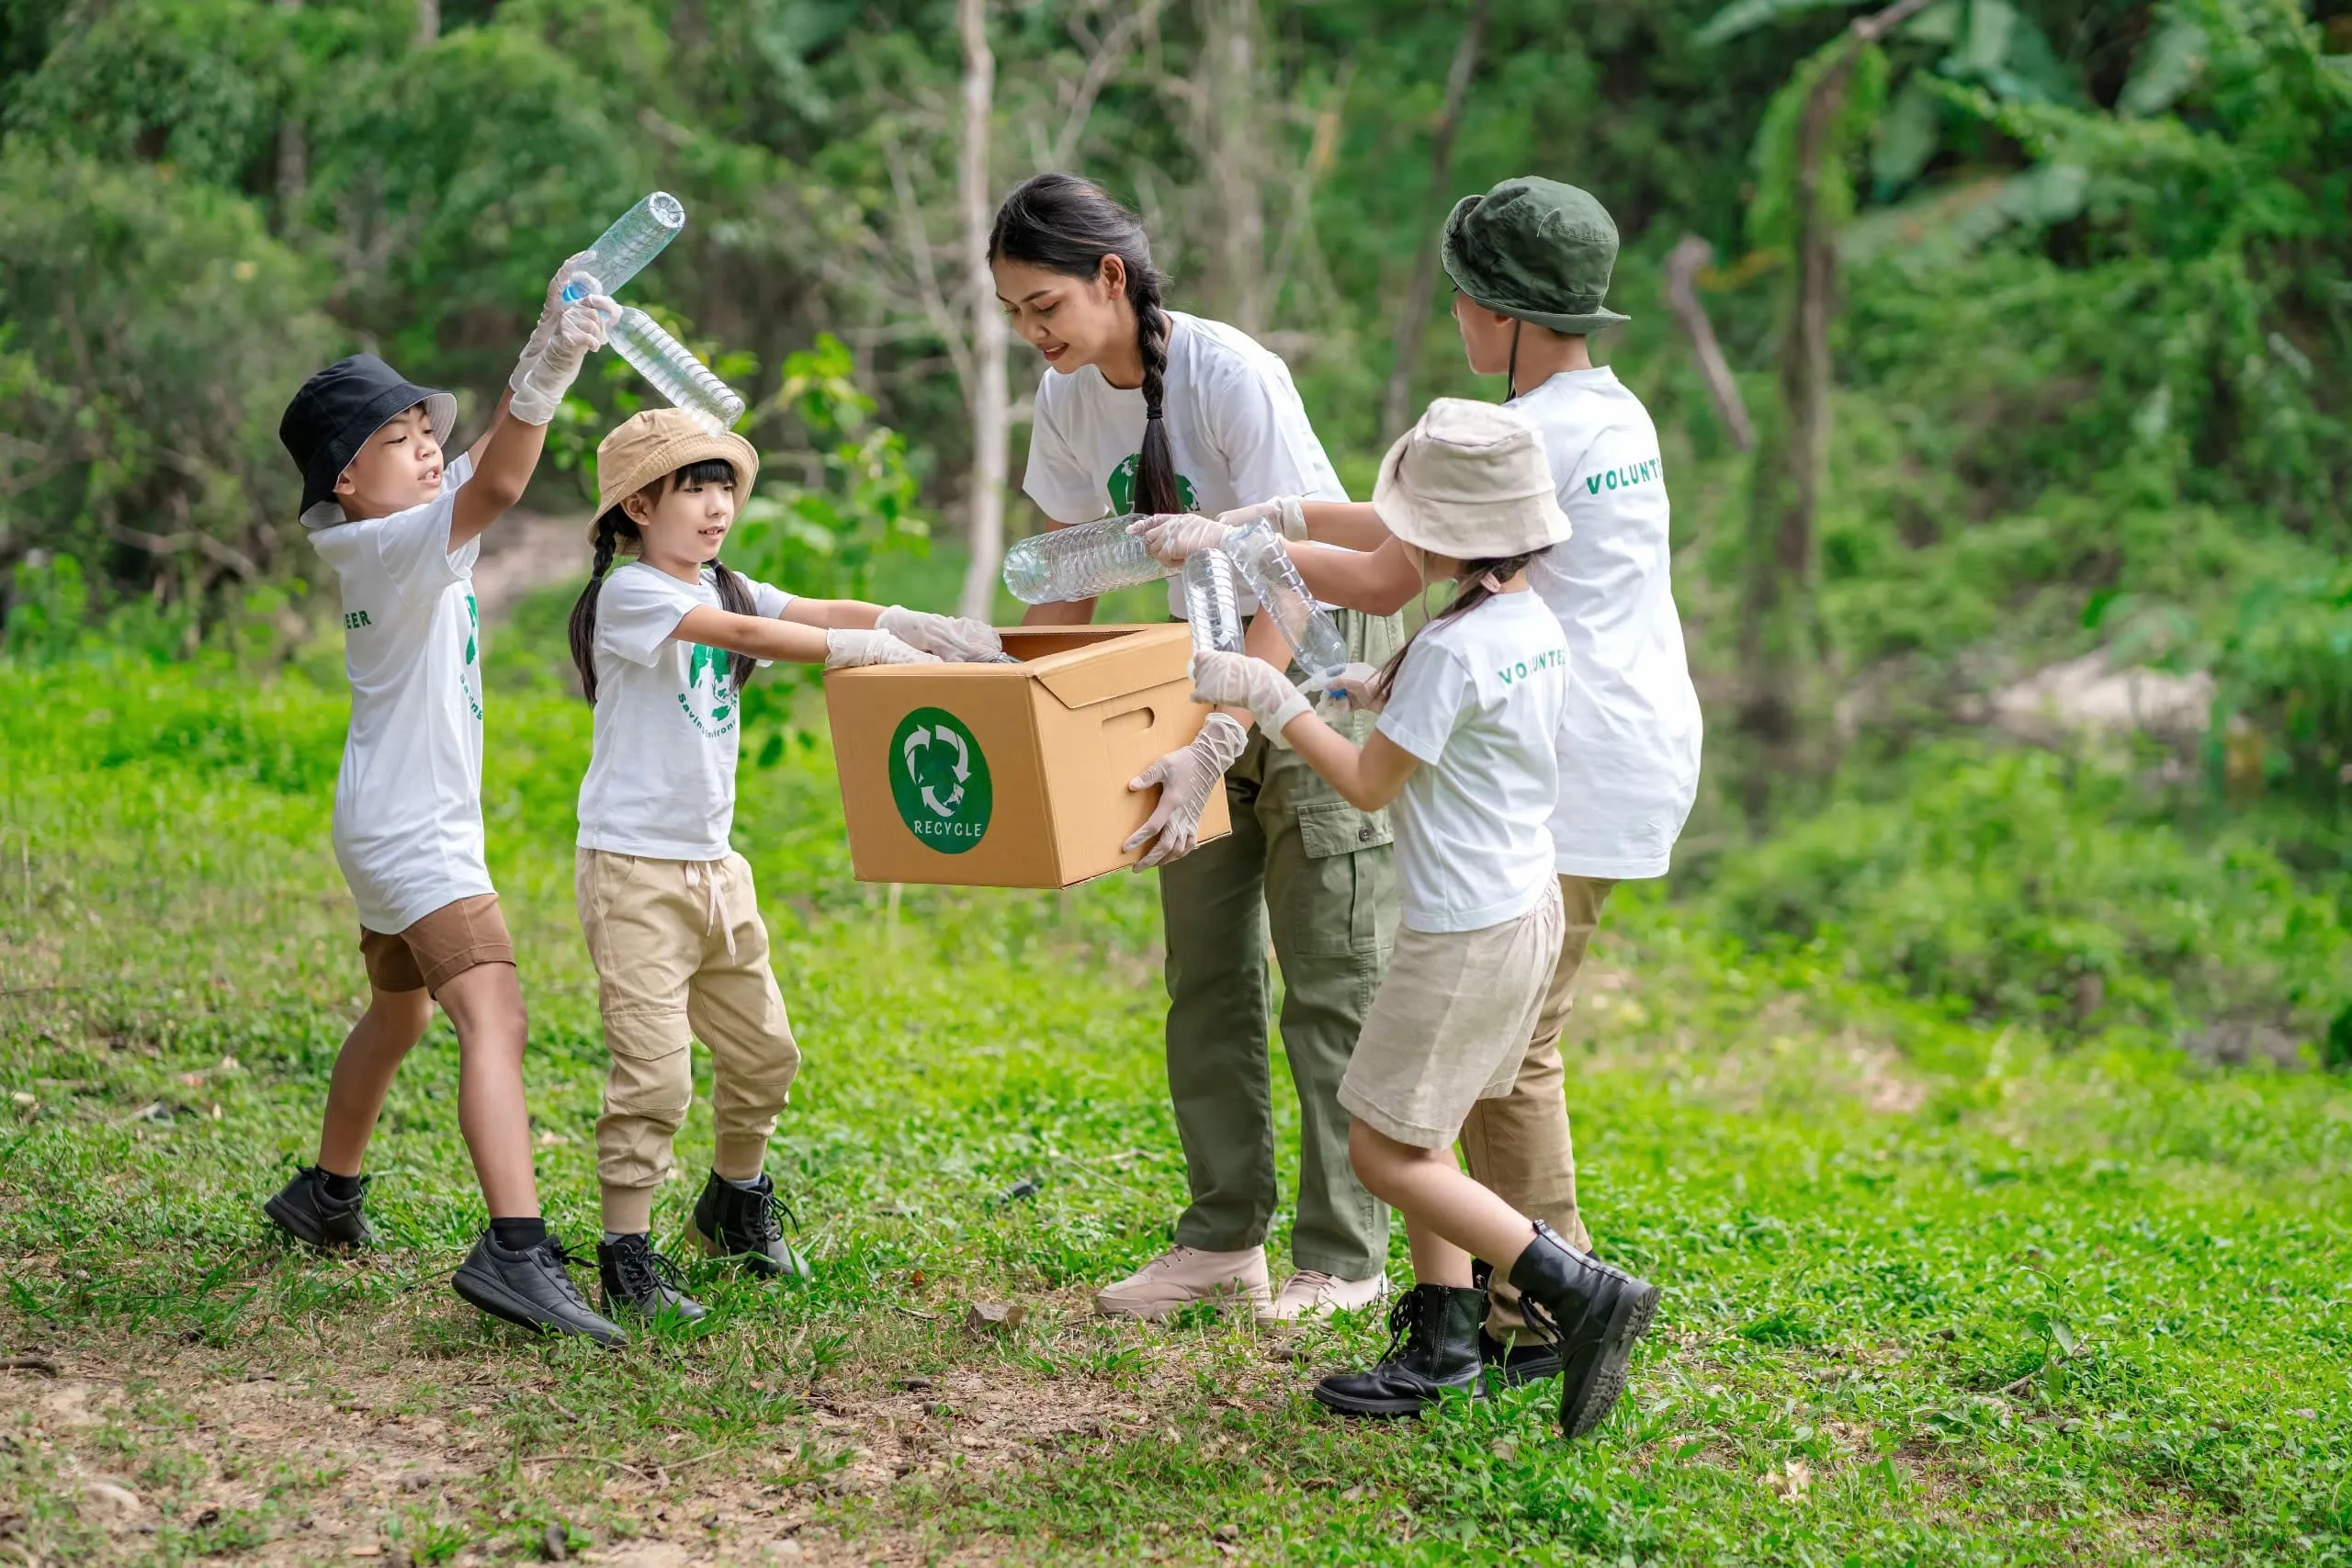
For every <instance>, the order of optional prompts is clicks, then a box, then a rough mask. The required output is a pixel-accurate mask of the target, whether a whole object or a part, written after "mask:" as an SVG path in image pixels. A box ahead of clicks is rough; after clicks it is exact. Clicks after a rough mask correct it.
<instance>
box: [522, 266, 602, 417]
mask: <svg viewBox="0 0 2352 1568" xmlns="http://www.w3.org/2000/svg"><path fill="white" fill-rule="evenodd" d="M595 255H596V253H595V252H594V251H593V250H590V251H579V252H575V253H574V254H572V255H571V256H570V257H569V258H567V259H566V260H565V262H564V264H563V265H561V266H560V267H558V268H556V269H555V276H553V277H551V278H549V279H548V297H547V300H546V302H545V303H544V304H542V305H541V306H540V307H539V320H538V324H537V325H536V326H534V327H533V328H532V329H531V341H530V342H528V343H526V344H524V345H523V357H522V358H521V359H519V360H517V361H516V362H515V374H514V375H512V376H510V377H508V378H506V384H507V386H509V387H510V388H512V389H515V391H518V392H519V391H521V390H522V389H523V378H524V376H525V375H526V372H527V371H528V368H529V366H530V363H531V361H533V360H535V359H537V358H538V356H539V355H543V354H545V353H546V352H547V351H548V339H550V338H552V337H554V336H555V324H556V322H558V321H560V320H562V319H563V313H564V311H566V310H570V309H571V306H570V305H569V304H567V303H566V302H565V300H564V298H563V288H564V285H565V284H568V283H570V282H571V280H572V278H573V277H574V276H577V275H579V274H580V273H582V272H584V271H586V270H587V266H588V264H589V263H590V262H591V261H593V260H594V259H595Z"/></svg>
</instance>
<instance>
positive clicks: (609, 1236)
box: [605, 1231, 653, 1247]
mask: <svg viewBox="0 0 2352 1568" xmlns="http://www.w3.org/2000/svg"><path fill="white" fill-rule="evenodd" d="M631 1236H637V1237H639V1239H641V1240H645V1241H650V1240H652V1239H653V1233H652V1232H651V1231H606V1232H605V1246H606V1247H610V1246H612V1245H613V1243H615V1242H616V1241H627V1240H628V1238H629V1237H631Z"/></svg>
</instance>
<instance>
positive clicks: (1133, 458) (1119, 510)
mask: <svg viewBox="0 0 2352 1568" xmlns="http://www.w3.org/2000/svg"><path fill="white" fill-rule="evenodd" d="M1142 468H1143V454H1142V453H1140V452H1130V453H1128V454H1127V456H1126V457H1125V459H1124V460H1123V461H1122V462H1121V463H1120V464H1119V466H1118V467H1117V468H1113V469H1112V470H1111V478H1110V480H1109V482H1108V483H1107V484H1106V485H1105V486H1104V487H1103V488H1104V489H1106V490H1108V491H1110V492H1111V511H1112V513H1113V514H1114V515H1115V516H1121V517H1124V516H1125V515H1126V514H1127V513H1130V512H1133V511H1134V510H1135V509H1136V473H1137V472H1139V471H1140V470H1141V469H1142ZM1176 499H1177V500H1179V501H1181V502H1183V503H1184V510H1185V511H1187V512H1192V511H1194V510H1196V509H1197V508H1198V507H1199V506H1200V504H1201V503H1200V500H1199V498H1198V497H1197V496H1196V495H1195V494H1194V493H1193V481H1192V480H1190V479H1186V478H1185V477H1184V476H1183V475H1182V474H1178V475H1177V476H1176Z"/></svg>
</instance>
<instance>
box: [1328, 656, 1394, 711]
mask: <svg viewBox="0 0 2352 1568" xmlns="http://www.w3.org/2000/svg"><path fill="white" fill-rule="evenodd" d="M1379 674H1380V670H1379V667H1378V666H1376V665H1372V664H1351V665H1349V666H1348V667H1347V668H1346V669H1344V670H1342V671H1340V672H1339V673H1338V674H1337V675H1335V676H1333V677H1332V678H1331V680H1330V682H1329V683H1328V684H1327V685H1326V686H1325V687H1324V689H1323V690H1322V691H1320V692H1317V694H1316V695H1315V712H1316V714H1317V716H1319V717H1320V718H1321V719H1322V720H1323V721H1324V722H1325V723H1326V724H1331V723H1336V722H1338V721H1339V720H1340V719H1342V718H1345V717H1347V716H1348V715H1350V714H1351V713H1378V712H1379V711H1380V710H1381V709H1382V708H1385V707H1386V706H1387V705H1388V698H1387V697H1386V696H1385V694H1375V693H1374V690H1373V682H1374V680H1375V679H1376V678H1377V677H1378V676H1379Z"/></svg>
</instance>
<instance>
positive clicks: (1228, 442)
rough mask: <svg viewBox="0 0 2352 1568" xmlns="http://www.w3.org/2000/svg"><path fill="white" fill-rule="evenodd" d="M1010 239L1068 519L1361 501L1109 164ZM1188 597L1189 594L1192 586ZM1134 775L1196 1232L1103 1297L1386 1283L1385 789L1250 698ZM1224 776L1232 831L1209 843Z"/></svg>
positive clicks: (1044, 504)
mask: <svg viewBox="0 0 2352 1568" xmlns="http://www.w3.org/2000/svg"><path fill="white" fill-rule="evenodd" d="M989 263H990V265H991V266H992V267H993V269H994V272H995V280H996V290H997V294H998V297H999V299H1000V300H1001V303H1002V304H1003V307H1004V309H1005V310H1006V312H1007V314H1008V315H1009V316H1010V318H1011V320H1012V325H1013V328H1014V330H1015V331H1016V332H1017V333H1019V335H1020V336H1021V337H1022V338H1023V339H1024V340H1025V341H1027V342H1028V343H1029V344H1031V345H1032V346H1033V347H1035V349H1036V350H1037V351H1038V353H1040V354H1041V355H1044V356H1045V360H1046V376H1045V378H1044V379H1043V380H1042V381H1041V382H1040V384H1039V386H1038V388H1037V397H1036V414H1035V420H1034V422H1033V424H1032V427H1031V435H1030V446H1029V467H1028V472H1027V475H1026V476H1025V478H1024V479H1023V486H1022V488H1023V490H1024V491H1027V493H1028V495H1029V497H1030V499H1032V500H1033V501H1035V502H1036V503H1037V505H1038V507H1039V509H1040V510H1042V511H1043V512H1044V513H1045V514H1046V518H1047V520H1048V521H1049V522H1051V523H1052V524H1053V525H1056V526H1060V525H1068V524H1074V523H1085V522H1090V521H1091V520H1093V519H1095V518H1097V517H1102V516H1104V515H1106V514H1117V513H1130V512H1145V513H1177V512H1207V513H1217V512H1223V511H1227V510H1229V509H1231V508H1235V507H1238V506H1241V505H1244V504H1246V503H1248V502H1255V501H1259V500H1261V499H1263V498H1264V497H1266V496H1269V495H1306V496H1312V497H1315V498H1317V499H1318V500H1322V501H1331V502H1344V501H1346V500H1347V492H1346V491H1344V490H1343V489H1341V488H1340V480H1339V476H1338V475H1337V474H1336V473H1334V472H1333V471H1332V468H1331V463H1330V459H1329V458H1328V457H1325V456H1324V452H1323V446H1322V443H1321V442H1319V441H1317V439H1316V435H1315V431H1314V428H1313V426H1312V425H1310V424H1309V423H1307V419H1306V409H1305V408H1304V407H1303V406H1302V405H1301V404H1300V402H1299V398H1298V392H1297V389H1295V387H1293V386H1292V384H1291V378H1290V372H1289V370H1288V369H1287V368H1286V367H1284V366H1283V362H1282V361H1281V359H1279V358H1277V357H1276V356H1275V355H1273V354H1272V353H1270V352H1268V351H1267V350H1266V349H1265V348H1263V347H1262V346H1261V345H1260V344H1257V343H1256V342H1254V341H1252V340H1251V339H1250V336H1249V335H1248V334H1247V333H1242V332H1240V331H1238V330H1237V329H1235V328H1233V327H1230V326H1227V325H1226V324H1224V323H1223V322H1220V321H1204V320H1203V319H1201V318H1200V317H1197V316H1191V315H1187V314H1185V313H1184V312H1182V311H1181V310H1169V309H1168V308H1167V307H1166V306H1165V305H1164V304H1163V303H1162V302H1161V299H1160V291H1161V286H1162V279H1161V277H1160V275H1159V272H1158V271H1157V270H1156V269H1155V268H1154V267H1153V265H1152V263H1151V246H1150V243H1149V241H1148V240H1147V239H1146V238H1145V236H1144V231H1143V226H1142V224H1141V223H1139V222H1138V221H1136V217H1135V215H1134V214H1133V213H1131V212H1129V211H1127V210H1126V209H1125V208H1123V207H1121V206H1120V205H1119V203H1118V202H1116V201H1114V199H1112V197H1110V196H1109V195H1107V194H1106V193H1105V192H1104V191H1103V189H1102V188H1101V187H1100V186H1094V185H1092V184H1091V183H1089V182H1087V181H1085V180H1081V179H1078V178H1075V177H1073V176H1071V175H1038V176H1036V177H1035V178H1034V179H1031V180H1029V181H1027V182H1025V183H1024V184H1023V185H1022V186H1020V188H1018V189H1017V190H1015V191H1014V192H1013V193H1012V195H1011V196H1010V197H1007V198H1006V199H1005V202H1004V205H1003V206H1002V207H1001V208H1000V209H998V211H997V216H996V225H995V229H994V231H993V232H992V233H991V234H990V236H989ZM1169 598H1170V609H1171V610H1172V611H1173V612H1174V613H1175V614H1176V615H1179V616H1181V615H1182V614H1183V612H1184V602H1183V599H1182V594H1181V593H1179V592H1175V591H1174V590H1173V589H1172V588H1171V592H1170V596H1169ZM1254 607H1255V606H1254V604H1248V603H1245V604H1244V606H1243V608H1244V609H1245V610H1249V609H1253V608H1254ZM1093 613H1094V605H1093V603H1092V601H1091V600H1089V601H1080V602H1076V603H1071V604H1040V605H1037V606H1035V608H1034V609H1032V610H1031V611H1030V612H1029V615H1028V619H1029V621H1030V622H1032V623H1033V624H1035V623H1046V624H1071V625H1082V624H1084V623H1085V622H1087V621H1089V620H1091V618H1092V616H1093ZM1339 618H1340V626H1341V627H1342V629H1343V630H1344V632H1345V633H1346V636H1347V639H1348V644H1349V649H1350V651H1351V657H1353V658H1355V659H1359V660H1364V661H1366V662H1368V663H1373V664H1378V663H1382V662H1384V661H1385V660H1386V659H1387V658H1388V656H1389V655H1390V654H1391V653H1392V652H1394V651H1395V650H1396V648H1397V643H1398V640H1399V636H1398V627H1397V621H1396V618H1395V617H1394V616H1387V615H1361V614H1357V613H1355V612H1352V611H1344V612H1341V613H1340V617H1339ZM1260 640H1261V639H1257V638H1253V642H1252V646H1253V649H1255V648H1256V647H1257V646H1258V643H1259V641H1260ZM1370 722H1371V720H1370V716H1369V715H1363V716H1356V717H1354V718H1351V719H1349V720H1348V721H1347V728H1348V733H1349V736H1350V738H1351V739H1353V740H1355V741H1358V742H1362V741H1363V739H1364V738H1365V733H1366V732H1367V729H1368V727H1369V724H1370ZM1131 787H1133V788H1136V789H1138V790H1143V789H1152V788H1157V789H1158V790H1159V801H1158V804H1157V806H1156V807H1155V808H1154V810H1153V812H1152V815H1151V818H1149V820H1148V821H1147V822H1145V824H1144V826H1143V828H1142V829H1140V830H1139V831H1138V832H1137V833H1136V837H1135V839H1134V840H1131V842H1130V847H1138V846H1147V845H1148V849H1147V851H1146V853H1145V854H1144V856H1143V858H1142V860H1141V862H1140V864H1141V865H1147V866H1158V867H1159V870H1160V883H1159V894H1160V908H1161V910H1162V912H1163V915H1164V917H1165V921H1166V927H1167V942H1168V962H1167V981H1168V996H1169V1009H1168V1034H1167V1039H1168V1083H1169V1090H1170V1095H1171V1097H1172V1098H1173V1100H1174V1102H1175V1111H1176V1126H1177V1133H1178V1135H1179V1137H1180V1138H1181V1140H1182V1144H1183V1148H1184V1162H1185V1167H1186V1169H1187V1171H1188V1172H1189V1174H1190V1178H1191V1187H1192V1202H1191V1204H1190V1206H1189V1207H1187V1208H1186V1209H1185V1211H1184V1213H1183V1214H1182V1217H1180V1218H1179V1219H1178V1221H1177V1223H1176V1231H1175V1238H1174V1239H1175V1246H1174V1247H1170V1249H1169V1250H1168V1251H1167V1252H1165V1253H1162V1254H1161V1255H1160V1256H1159V1257H1158V1258H1153V1259H1152V1260H1151V1261H1149V1262H1148V1263H1146V1264H1145V1265H1144V1266H1143V1268H1142V1269H1139V1270H1137V1271H1136V1273H1135V1274H1133V1275H1132V1276H1130V1277H1129V1278H1127V1279H1125V1280H1120V1281H1119V1282H1117V1283H1116V1284H1114V1285H1111V1286H1109V1287H1108V1288H1106V1289H1105V1290H1103V1292H1101V1293H1100V1294H1099V1295H1097V1296H1096V1297H1095V1298H1094V1302H1095V1307H1096V1309H1097V1310H1098V1311H1100V1312H1102V1313H1103V1314H1108V1315H1114V1316H1126V1317H1144V1318H1158V1317H1161V1316H1164V1315H1166V1314H1168V1313H1170V1312H1172V1311H1174V1310H1175V1309H1176V1308H1178V1307H1180V1306H1182V1305H1183V1304H1185V1303H1188V1302H1193V1301H1199V1300H1204V1299H1209V1298H1213V1297H1218V1296H1231V1297H1238V1298H1241V1299H1245V1300H1247V1301H1249V1302H1250V1303H1251V1305H1252V1306H1253V1307H1254V1308H1255V1309H1256V1310H1257V1311H1258V1313H1260V1314H1261V1315H1264V1316H1269V1317H1283V1318H1293V1317H1299V1316H1304V1315H1306V1314H1321V1313H1328V1312H1330V1311H1332V1310H1334V1309H1336V1308H1340V1307H1353V1306H1362V1305H1364V1304H1366V1303H1370V1302H1373V1301H1374V1300H1377V1299H1378V1298H1379V1297H1380V1296H1381V1295H1382V1294H1383V1293H1384V1292H1385V1290H1386V1288H1387V1280H1386V1275H1385V1261H1386V1258H1387V1252H1388V1209H1387V1205H1385V1203H1382V1202H1380V1201H1377V1200H1376V1199H1374V1197H1373V1196H1372V1195H1371V1194H1370V1193H1369V1192H1367V1191H1365V1190H1364V1189H1363V1185H1362V1183H1360V1182H1359V1181H1357V1179H1356V1178H1355V1173H1354V1172H1353V1171H1352V1170H1351V1169H1350V1168H1349V1165H1348V1118H1347V1113H1346V1112H1345V1111H1342V1110H1340V1103H1339V1100H1338V1098H1337V1096H1338V1092H1339V1087H1340V1077H1341V1076H1342V1075H1343V1074H1344V1073H1345V1072H1346V1071H1347V1066H1348V1059H1349V1057H1350V1056H1351V1055H1352V1053H1353V1052H1354V1050H1355V1043H1356V1034H1357V1032H1358V1030H1359V1029H1360V1028H1361V1027H1362V1025H1363V1014H1364V1009H1365V1008H1366V1007H1367V1006H1368V1005H1369V1004H1370V1002H1371V1000H1372V997H1373V993H1374V991H1375V990H1377V989H1378V988H1379V985H1380V978H1381V975H1382V973H1383V971H1384V970H1385V967H1386V964H1387V959H1388V944H1389V941H1390V937H1391V934H1392V933H1393V932H1394V931H1395V930H1396V925H1397V884H1396V874H1395V870H1394V867H1393V864H1392V862H1391V852H1390V847H1389V840H1390V829H1389V824H1388V818H1387V814H1386V813H1385V812H1382V811H1371V812H1367V811H1360V810H1358V809H1357V808H1356V807H1352V806H1351V805H1349V804H1348V803H1347V801H1345V800H1344V799H1342V798H1340V794H1339V792H1338V791H1337V790H1335V789H1334V788H1333V787H1332V786H1331V785H1330V784H1327V783H1325V782H1324V781H1323V779H1322V778H1321V777H1320V776H1318V775H1317V773H1315V772H1314V770H1312V769H1311V768H1308V767H1307V766H1306V765H1305V764H1304V763H1303V762H1301V761H1299V760H1298V758H1297V757H1296V756H1295V755H1294V754H1293V753H1292V752H1291V751H1290V750H1289V749H1288V748H1287V747H1285V746H1283V744H1282V743H1281V741H1280V739H1278V738H1274V737H1269V736H1265V735H1262V734H1261V735H1257V736H1252V735H1251V734H1250V729H1249V715H1248V714H1247V713H1246V712H1242V713H1240V714H1239V716H1238V717H1237V716H1235V714H1234V713H1231V712H1219V713H1217V714H1214V715H1212V716H1210V719H1209V721H1208V724H1207V725H1206V726H1205V727H1204V728H1203V730H1202V732H1201V736H1200V738H1199V739H1197V740H1195V741H1193V743H1192V744H1191V745H1190V746H1187V747H1184V748H1182V750H1177V751H1174V752H1171V753H1170V754H1169V755H1168V756H1166V757H1163V758H1161V759H1160V760H1159V761H1157V762H1155V763H1153V764H1152V765H1151V766H1150V767H1149V768H1148V769H1147V770H1145V772H1144V773H1143V774H1142V776H1141V777H1139V778H1137V779H1136V781H1135V783H1134V784H1133V785H1132V786H1131ZM1219 787H1222V788H1223V789H1224V790H1225V792H1226V799H1227V805H1228V806H1229V807H1231V811H1232V818H1233V833H1232V836H1231V837H1229V838H1226V839H1221V840H1217V841H1216V842H1214V843H1210V844H1206V845H1201V846H1200V847H1199V848H1198V849H1197V850H1195V848H1194V846H1195V842H1196V837H1195V836H1196V834H1197V832H1198V829H1199V824H1200V818H1201V810H1202V807H1204V805H1205V804H1206V803H1207V801H1208V798H1209V792H1210V790H1212V789H1215V788H1219ZM1269 911H1271V912H1272V936H1273V946H1274V954H1275V957H1276V959H1277V960H1278V961H1279V962H1280V964H1281V965H1282V975H1283V1007H1282V1036H1283V1051H1284V1053H1285V1054H1286V1055H1288V1057H1289V1059H1290V1069H1291V1077H1292V1078H1293V1079H1294V1080H1295V1083H1296V1085H1297V1088H1298V1097H1299V1123H1300V1142H1301V1148H1300V1152H1299V1182H1298V1189H1299V1190H1298V1205H1297V1210H1296V1219H1295V1224H1294V1225H1293V1228H1292V1232H1291V1259H1292V1261H1293V1263H1294V1264H1295V1266H1296V1271H1295V1273H1294V1274H1293V1275H1292V1276H1291V1278H1290V1280H1289V1281H1288V1283H1286V1284H1285V1285H1284V1286H1283V1292H1282V1294H1281V1296H1280V1297H1279V1298H1276V1297H1275V1296H1274V1295H1273V1294H1272V1288H1271V1282H1270V1281H1269V1280H1268V1278H1267V1272H1266V1253H1265V1241H1266V1236H1267V1233H1268V1232H1269V1230H1270V1229H1271V1228H1272V1224H1273V1219H1274V1212H1275V1207H1276V1199H1277V1194H1276V1188H1275V1176H1274V1145H1273V1102H1272V1083H1271V1073H1270V1066H1269V1062H1268V1057H1267V1049H1268V1042H1267V1036H1266V1013H1267V1007H1268V1003H1269V999H1270V996H1269V992H1270V985H1269V976H1268V974H1267V968H1266V942H1267V930H1268V919H1267V917H1268V912H1269Z"/></svg>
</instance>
